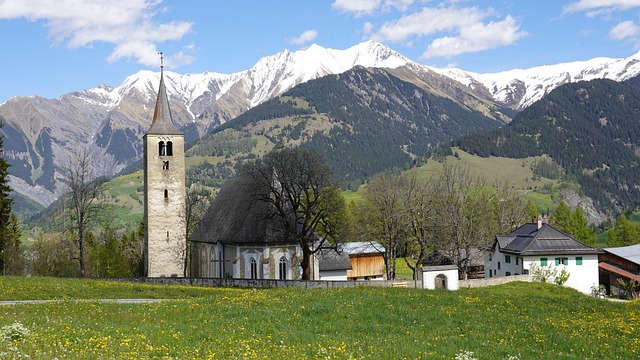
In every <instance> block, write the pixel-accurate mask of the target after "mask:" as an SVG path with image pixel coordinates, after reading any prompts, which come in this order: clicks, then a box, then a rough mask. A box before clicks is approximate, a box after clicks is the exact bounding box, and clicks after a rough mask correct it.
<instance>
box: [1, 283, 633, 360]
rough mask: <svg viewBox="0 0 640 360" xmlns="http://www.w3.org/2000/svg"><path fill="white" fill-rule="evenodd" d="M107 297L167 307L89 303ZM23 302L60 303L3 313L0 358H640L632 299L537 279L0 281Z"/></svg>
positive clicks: (9, 296) (6, 294)
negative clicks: (242, 283) (446, 283)
mask: <svg viewBox="0 0 640 360" xmlns="http://www.w3.org/2000/svg"><path fill="white" fill-rule="evenodd" d="M103 298H155V299H166V300H165V301H161V302H156V303H146V304H116V303H102V302H96V301H91V300H90V299H103ZM24 299H58V300H59V301H55V302H48V303H42V304H27V305H14V306H2V307H0V329H2V330H0V331H2V332H3V334H4V337H5V339H2V336H0V339H2V340H0V358H9V359H11V358H32V359H53V358H59V359H147V358H167V359H258V358H259V359H285V358H288V359H301V358H309V359H361V358H373V359H403V358H404V359H454V358H456V356H458V357H461V355H462V354H467V355H470V353H469V352H472V353H473V354H474V355H473V358H477V359H630V358H638V356H640V354H638V352H639V351H640V331H639V330H640V303H639V302H626V303H619V302H610V301H608V300H600V299H596V298H592V297H588V296H585V295H582V294H580V293H577V292H576V291H574V290H571V289H567V288H563V287H558V286H555V285H549V284H542V283H520V282H518V283H510V284H505V285H501V286H496V287H490V288H481V289H463V290H459V291H456V292H447V291H429V290H422V289H410V288H409V289H407V288H403V289H402V288H401V289H399V288H374V287H359V288H351V289H317V290H304V289H231V288H203V287H200V288H199V287H184V286H156V285H146V284H136V283H115V282H106V281H100V280H75V279H52V278H12V277H7V278H4V277H3V278H0V300H24ZM77 300H86V301H77ZM17 323H19V324H21V325H16V324H17ZM16 328H17V329H18V330H15V329H16ZM12 329H13V330H12ZM9 335H12V336H9ZM9 337H12V339H8V338H9ZM467 358H469V357H467Z"/></svg>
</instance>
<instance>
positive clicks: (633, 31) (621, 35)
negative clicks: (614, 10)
mask: <svg viewBox="0 0 640 360" xmlns="http://www.w3.org/2000/svg"><path fill="white" fill-rule="evenodd" d="M639 33H640V27H639V26H638V25H636V24H635V23H634V22H633V21H631V20H628V21H623V22H621V23H620V24H618V25H616V26H614V27H613V28H612V29H611V30H610V31H609V37H610V38H611V39H614V40H623V39H625V38H633V37H636V36H638V34H639Z"/></svg>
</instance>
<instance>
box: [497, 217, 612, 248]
mask: <svg viewBox="0 0 640 360" xmlns="http://www.w3.org/2000/svg"><path fill="white" fill-rule="evenodd" d="M509 239H510V241H508V240H509ZM496 241H498V242H500V247H501V248H502V249H501V251H502V252H506V253H513V254H517V255H520V256H532V255H533V256H535V255H556V254H558V255H562V254H599V253H601V252H602V251H601V250H600V249H596V248H593V247H591V246H589V245H586V244H583V243H581V242H580V241H578V240H576V239H575V238H574V237H573V236H572V235H569V234H566V233H564V232H562V231H560V230H558V229H556V228H554V227H553V226H551V225H549V224H547V223H542V224H541V226H540V227H538V224H537V223H528V224H524V225H522V226H521V227H519V228H518V229H516V230H514V231H513V232H512V233H510V234H509V235H508V236H500V237H496ZM507 241H508V242H507Z"/></svg>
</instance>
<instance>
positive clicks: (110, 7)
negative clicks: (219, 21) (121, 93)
mask: <svg viewBox="0 0 640 360" xmlns="http://www.w3.org/2000/svg"><path fill="white" fill-rule="evenodd" d="M161 3H162V0H128V1H112V0H57V1H50V0H29V1H23V0H4V1H0V19H20V18H24V19H27V20H30V21H43V22H44V23H45V26H46V27H47V29H48V30H49V37H50V38H51V39H52V41H53V43H54V44H56V45H58V44H63V43H66V45H67V46H68V47H70V48H80V47H91V46H92V45H93V43H96V42H104V43H110V44H113V45H114V50H113V52H112V53H111V54H110V55H109V56H108V58H107V60H108V61H112V62H113V61H119V60H121V59H131V58H133V59H135V60H136V61H137V62H138V63H140V64H143V65H157V64H158V56H157V52H158V51H157V50H156V47H157V45H158V44H160V43H163V42H165V41H178V40H180V39H182V37H184V36H185V35H186V34H188V33H190V32H191V30H192V26H193V24H192V23H189V22H176V21H173V22H168V23H157V22H154V21H153V17H154V16H155V14H156V12H157V11H160V10H162V9H160V8H159V7H160V4H161ZM172 57H175V59H176V62H175V63H174V64H178V63H181V64H184V63H186V62H193V61H194V60H195V58H194V57H192V56H188V55H185V54H184V53H182V52H181V53H179V54H176V55H170V56H168V57H167V59H168V60H169V59H171V58H172ZM175 66H177V65H175Z"/></svg>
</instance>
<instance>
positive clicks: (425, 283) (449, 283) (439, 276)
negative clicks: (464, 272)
mask: <svg viewBox="0 0 640 360" xmlns="http://www.w3.org/2000/svg"><path fill="white" fill-rule="evenodd" d="M422 288H424V289H429V290H435V289H445V290H458V288H459V283H458V267H457V266H455V265H443V266H425V267H423V268H422Z"/></svg>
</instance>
